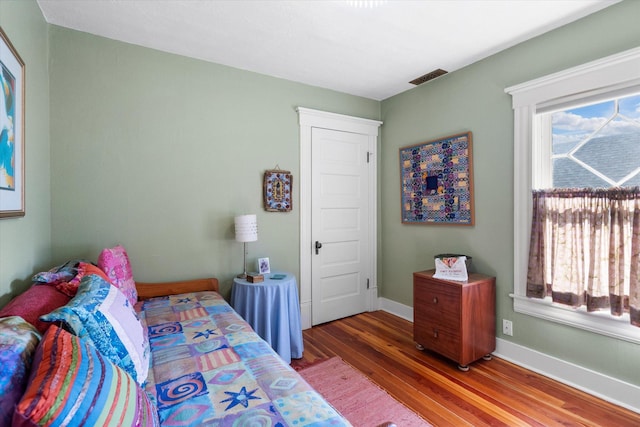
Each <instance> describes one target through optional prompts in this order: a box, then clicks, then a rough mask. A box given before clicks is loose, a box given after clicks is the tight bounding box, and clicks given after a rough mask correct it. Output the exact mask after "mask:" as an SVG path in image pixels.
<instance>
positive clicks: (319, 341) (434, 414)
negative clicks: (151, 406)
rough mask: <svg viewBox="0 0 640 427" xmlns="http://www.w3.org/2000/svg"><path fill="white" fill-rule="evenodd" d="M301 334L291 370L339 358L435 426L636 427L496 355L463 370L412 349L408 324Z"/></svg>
mask: <svg viewBox="0 0 640 427" xmlns="http://www.w3.org/2000/svg"><path fill="white" fill-rule="evenodd" d="M303 336H304V346H305V347H304V357H303V359H301V360H299V361H294V364H296V363H298V364H306V363H312V362H314V361H317V360H320V359H324V358H329V357H333V356H339V357H341V358H342V359H343V360H344V361H346V362H347V363H349V364H350V365H352V366H353V367H355V368H356V369H358V370H360V371H361V372H363V373H364V374H365V375H367V376H368V377H369V378H370V379H371V380H372V381H374V382H375V383H377V384H378V385H379V386H380V387H382V388H383V389H385V390H386V391H387V392H388V393H389V394H391V395H392V396H393V397H395V398H396V399H397V400H399V401H400V402H402V403H404V404H405V405H406V406H408V407H409V408H411V409H412V410H414V411H415V412H416V413H418V414H420V415H422V417H423V418H425V419H426V420H428V421H429V422H430V423H431V424H433V425H435V426H456V427H457V426H640V414H637V413H635V412H632V411H629V410H627V409H624V408H621V407H619V406H616V405H613V404H611V403H608V402H606V401H603V400H600V399H598V398H596V397H593V396H591V395H588V394H586V393H583V392H581V391H579V390H576V389H573V388H571V387H568V386H565V385H563V384H561V383H558V382H556V381H554V380H551V379H548V378H546V377H543V376H541V375H538V374H536V373H534V372H531V371H528V370H526V369H523V368H520V367H518V366H517V365H514V364H512V363H509V362H507V361H505V360H502V359H499V358H496V357H494V358H493V359H492V360H489V361H485V360H480V361H478V362H475V363H473V364H472V365H471V370H470V371H469V372H461V371H459V370H458V369H457V365H456V364H455V363H454V362H451V361H448V360H446V359H444V358H442V357H439V356H437V355H435V354H434V353H430V352H428V351H419V350H418V349H416V347H415V344H414V342H413V338H412V336H413V330H412V323H411V322H408V321H406V320H404V319H402V318H399V317H396V316H394V315H392V314H389V313H386V312H383V311H376V312H371V313H363V314H359V315H357V316H353V317H348V318H346V319H341V320H337V321H334V322H330V323H326V324H323V325H319V326H314V327H313V328H311V329H308V330H305V331H304V332H303ZM356 427H362V426H356ZM398 427H402V426H398Z"/></svg>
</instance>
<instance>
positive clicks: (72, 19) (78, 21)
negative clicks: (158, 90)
mask: <svg viewBox="0 0 640 427" xmlns="http://www.w3.org/2000/svg"><path fill="white" fill-rule="evenodd" d="M618 1H619V0H426V1H418V0H414V1H400V0H397V1H394V0H390V1H369V2H365V1H363V0H360V1H357V0H356V1H346V0H342V1H328V0H325V1H321V0H316V1H310V0H305V1H280V0H271V1H260V0H249V1H245V0H235V1H229V0H162V1H151V0H38V4H39V5H40V8H41V10H42V12H43V14H44V16H45V19H46V20H47V22H49V23H51V24H56V25H60V26H63V27H68V28H72V29H75V30H79V31H84V32H87V33H91V34H96V35H99V36H103V37H107V38H110V39H115V40H120V41H124V42H128V43H132V44H136V45H140V46H145V47H149V48H153V49H158V50H162V51H166V52H171V53H176V54H180V55H184V56H189V57H193V58H198V59H203V60H206V61H211V62H215V63H218V64H224V65H228V66H231V67H235V68H240V69H243V70H249V71H254V72H257V73H261V74H267V75H270V76H275V77H280V78H284V79H288V80H293V81H297V82H301V83H306V84H309V85H313V86H319V87H323V88H328V89H333V90H336V91H340V92H345V93H349V94H353V95H359V96H363V97H366V98H371V99H375V100H382V99H385V98H388V97H390V96H393V95H395V94H397V93H400V92H403V91H405V90H407V89H410V88H412V87H414V86H413V85H411V84H409V83H408V82H409V81H411V80H413V79H415V78H417V77H420V76H422V75H423V74H426V73H428V72H431V71H433V70H435V69H438V68H442V69H444V70H447V71H449V72H452V71H455V70H457V69H460V68H462V67H464V66H466V65H469V64H471V63H473V62H476V61H478V60H481V59H483V58H486V57H487V56H490V55H492V54H494V53H496V52H499V51H501V50H503V49H506V48H508V47H511V46H513V45H515V44H518V43H520V42H522V41H524V40H527V39H529V38H532V37H535V36H537V35H539V34H542V33H544V32H547V31H549V30H551V29H554V28H557V27H559V26H562V25H564V24H567V23H569V22H571V21H574V20H576V19H579V18H581V17H584V16H586V15H589V14H591V13H593V12H596V11H598V10H601V9H603V8H605V7H608V6H610V5H612V4H614V3H617V2H618ZM364 3H368V4H367V5H365V6H364V7H362V6H363V4H364ZM369 3H374V5H373V6H372V5H370V4H369ZM354 4H355V5H354ZM358 5H359V6H360V7H358Z"/></svg>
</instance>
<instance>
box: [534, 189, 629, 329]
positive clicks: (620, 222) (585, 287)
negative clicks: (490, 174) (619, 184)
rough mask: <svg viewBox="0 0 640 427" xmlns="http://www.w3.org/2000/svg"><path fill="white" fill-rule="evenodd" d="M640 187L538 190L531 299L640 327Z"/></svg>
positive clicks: (536, 192)
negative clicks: (625, 318) (603, 313)
mask: <svg viewBox="0 0 640 427" xmlns="http://www.w3.org/2000/svg"><path fill="white" fill-rule="evenodd" d="M639 275H640V188H639V187H635V188H626V189H610V190H592V189H553V190H536V191H534V192H533V220H532V226H531V242H530V249H529V269H528V274H527V296H528V297H533V298H545V297H546V296H551V298H552V300H553V301H554V302H557V303H561V304H566V305H570V306H572V307H580V306H583V305H584V306H586V308H587V310H588V311H596V310H602V309H609V310H610V311H611V314H612V315H615V316H620V315H621V314H622V313H624V312H629V314H630V317H631V323H632V324H633V325H635V326H639V327H640V284H639V283H638V281H639V280H640V276H639Z"/></svg>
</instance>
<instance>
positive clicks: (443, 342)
mask: <svg viewBox="0 0 640 427" xmlns="http://www.w3.org/2000/svg"><path fill="white" fill-rule="evenodd" d="M413 339H414V341H415V342H416V343H418V344H420V345H422V346H423V347H424V348H428V349H429V350H432V351H435V352H436V353H439V354H441V355H443V356H445V357H448V358H450V359H453V360H457V359H458V357H459V355H460V334H459V333H457V332H456V331H452V330H450V329H446V328H440V327H437V326H432V327H428V328H422V329H419V330H418V331H414V337H413Z"/></svg>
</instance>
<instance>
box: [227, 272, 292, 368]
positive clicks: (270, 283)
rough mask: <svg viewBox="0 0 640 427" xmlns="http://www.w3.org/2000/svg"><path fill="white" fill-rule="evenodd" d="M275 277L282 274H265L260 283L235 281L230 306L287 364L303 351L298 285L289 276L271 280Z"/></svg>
mask: <svg viewBox="0 0 640 427" xmlns="http://www.w3.org/2000/svg"><path fill="white" fill-rule="evenodd" d="M275 274H285V273H270V274H265V275H264V279H265V280H264V282H260V283H249V282H247V281H246V280H244V279H239V278H235V279H234V280H233V288H232V290H231V306H232V307H233V309H234V310H235V311H236V312H238V314H240V316H242V317H243V318H244V319H245V320H246V321H247V323H249V324H250V325H251V327H252V328H253V329H254V330H255V331H256V333H257V334H258V335H260V337H262V339H264V340H265V341H266V342H268V343H269V344H270V345H271V347H272V348H273V349H274V350H275V351H276V353H278V354H279V355H280V357H282V359H283V360H284V361H285V362H287V363H291V359H292V358H293V359H299V358H301V357H302V351H303V341H302V327H301V326H300V302H299V299H298V284H297V283H296V278H295V276H294V275H292V274H286V276H285V277H284V278H283V279H280V280H276V279H271V278H272V277H273V276H274V275H275Z"/></svg>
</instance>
